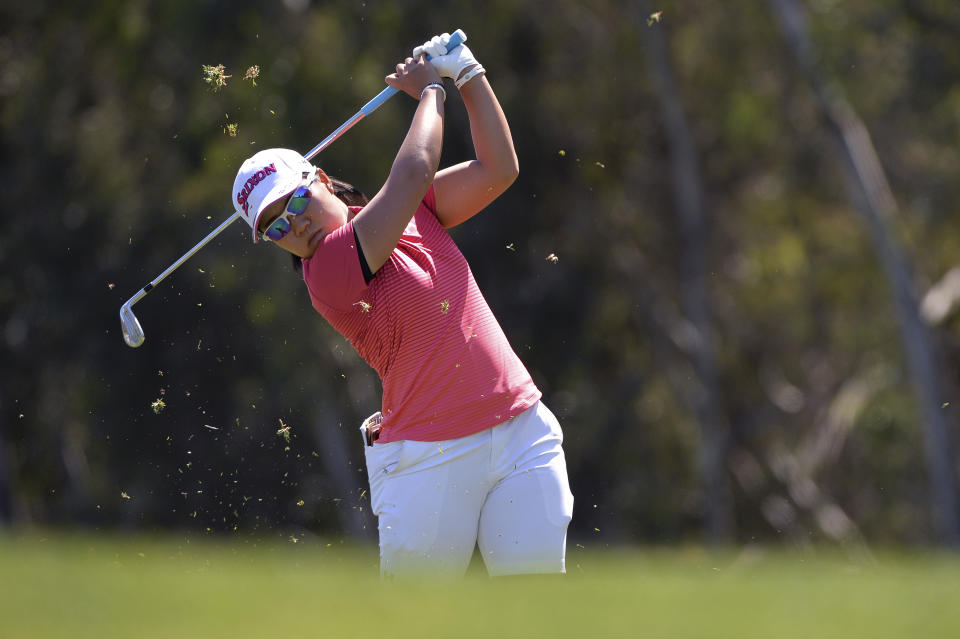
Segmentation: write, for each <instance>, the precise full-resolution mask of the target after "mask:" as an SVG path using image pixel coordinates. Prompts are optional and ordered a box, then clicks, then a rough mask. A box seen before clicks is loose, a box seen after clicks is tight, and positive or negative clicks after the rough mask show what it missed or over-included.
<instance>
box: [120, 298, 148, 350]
mask: <svg viewBox="0 0 960 639" xmlns="http://www.w3.org/2000/svg"><path fill="white" fill-rule="evenodd" d="M120 328H121V329H122V330H123V341H125V342H126V343H127V346H132V347H133V348H136V347H138V346H140V345H141V344H143V340H144V336H143V327H141V326H140V321H139V320H138V319H137V316H136V315H134V314H133V309H132V308H130V302H127V303H126V304H124V305H123V306H121V307H120Z"/></svg>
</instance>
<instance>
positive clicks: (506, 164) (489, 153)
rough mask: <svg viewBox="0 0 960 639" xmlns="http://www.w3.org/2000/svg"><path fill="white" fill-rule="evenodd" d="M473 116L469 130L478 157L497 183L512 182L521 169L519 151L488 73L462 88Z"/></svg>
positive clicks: (466, 104)
mask: <svg viewBox="0 0 960 639" xmlns="http://www.w3.org/2000/svg"><path fill="white" fill-rule="evenodd" d="M460 95H461V96H462V98H463V104H464V106H465V107H466V109H467V116H468V117H469V119H470V134H471V136H472V137H473V148H474V152H475V153H476V156H477V161H478V162H479V163H480V164H481V165H482V166H483V169H484V171H485V172H489V175H490V176H491V179H493V180H496V181H497V183H498V185H499V184H500V183H501V182H502V181H506V183H507V185H509V183H511V182H513V180H514V179H515V178H516V176H517V173H518V172H519V162H518V160H517V153H516V150H515V149H514V146H513V136H512V135H511V134H510V125H509V124H507V117H506V116H505V115H504V113H503V109H501V108H500V102H499V101H497V96H496V95H495V94H494V92H493V88H491V86H490V83H489V82H488V81H487V78H486V75H484V74H481V75H478V76H476V77H474V78H473V79H471V80H470V81H469V82H467V83H466V84H464V85H463V86H462V87H461V88H460Z"/></svg>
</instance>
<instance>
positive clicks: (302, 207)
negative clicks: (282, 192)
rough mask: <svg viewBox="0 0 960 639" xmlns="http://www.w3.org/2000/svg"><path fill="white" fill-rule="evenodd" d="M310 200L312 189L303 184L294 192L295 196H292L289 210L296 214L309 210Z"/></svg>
mask: <svg viewBox="0 0 960 639" xmlns="http://www.w3.org/2000/svg"><path fill="white" fill-rule="evenodd" d="M308 202H310V189H308V188H307V187H305V186H301V187H300V188H298V189H297V190H296V191H294V192H293V197H291V198H290V204H288V205H287V210H288V211H290V212H291V213H293V214H294V215H300V214H301V213H303V212H304V211H306V210H307V203H308Z"/></svg>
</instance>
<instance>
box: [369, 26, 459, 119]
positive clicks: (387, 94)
mask: <svg viewBox="0 0 960 639" xmlns="http://www.w3.org/2000/svg"><path fill="white" fill-rule="evenodd" d="M466 41H467V34H466V33H464V32H463V29H457V30H456V31H454V32H453V33H451V34H450V41H449V42H447V51H452V50H453V49H456V48H457V47H459V46H460V45H461V44H463V43H464V42H466ZM427 59H428V60H429V59H430V58H429V57H428V58H427ZM398 91H399V89H395V88H393V87H387V88H386V89H384V90H383V91H381V92H380V93H379V94H378V95H377V97H375V98H374V99H372V100H370V101H369V102H367V103H366V104H365V105H363V108H362V109H360V113H362V114H363V115H365V116H366V115H370V114H371V113H373V112H374V111H376V110H377V109H379V108H380V105H382V104H383V103H384V102H386V101H387V100H389V99H390V98H392V97H393V96H395V95H396V94H397V92H398Z"/></svg>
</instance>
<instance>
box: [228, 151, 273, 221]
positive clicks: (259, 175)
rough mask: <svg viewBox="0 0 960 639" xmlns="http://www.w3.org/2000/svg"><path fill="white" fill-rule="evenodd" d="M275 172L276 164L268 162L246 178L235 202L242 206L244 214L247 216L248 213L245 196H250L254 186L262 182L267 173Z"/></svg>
mask: <svg viewBox="0 0 960 639" xmlns="http://www.w3.org/2000/svg"><path fill="white" fill-rule="evenodd" d="M276 172H277V167H276V165H275V164H268V165H267V166H265V167H263V168H262V169H260V170H259V171H257V172H256V173H254V174H253V175H251V176H250V179H248V180H247V181H246V182H245V183H244V185H243V189H241V190H240V192H239V193H237V204H239V205H240V206H242V207H243V214H244V215H247V216H249V215H250V205H249V204H248V203H247V198H248V197H250V194H251V193H253V189H254V188H256V186H257V185H258V184H260V182H262V181H263V180H264V178H266V177H267V176H268V175H270V174H271V173H276Z"/></svg>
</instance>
